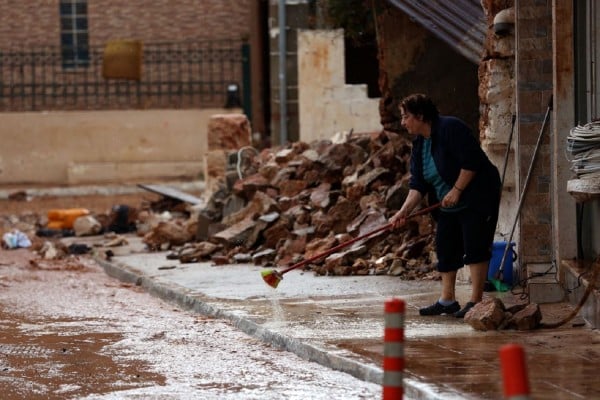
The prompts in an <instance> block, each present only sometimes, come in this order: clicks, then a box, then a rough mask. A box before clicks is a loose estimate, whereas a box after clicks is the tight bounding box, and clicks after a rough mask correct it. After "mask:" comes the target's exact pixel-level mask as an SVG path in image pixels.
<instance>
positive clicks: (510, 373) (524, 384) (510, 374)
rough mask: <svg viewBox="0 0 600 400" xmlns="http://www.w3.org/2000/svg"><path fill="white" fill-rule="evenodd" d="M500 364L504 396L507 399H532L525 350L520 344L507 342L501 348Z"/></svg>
mask: <svg viewBox="0 0 600 400" xmlns="http://www.w3.org/2000/svg"><path fill="white" fill-rule="evenodd" d="M500 366H501V369H502V381H503V387H504V398H505V399H507V400H530V399H531V397H529V379H528V378H527V367H526V365H525V351H524V350H523V347H522V346H520V345H518V344H506V345H504V346H502V347H501V348H500Z"/></svg>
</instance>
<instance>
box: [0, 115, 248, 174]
mask: <svg viewBox="0 0 600 400" xmlns="http://www.w3.org/2000/svg"><path fill="white" fill-rule="evenodd" d="M227 112H239V110H223V109H205V110H142V111H93V112H87V111H72V112H42V113H2V114H0V138H1V140H2V146H0V184H29V183H35V184H75V183H97V182H107V181H108V182H113V183H114V182H119V181H127V180H148V179H153V178H175V177H178V178H179V177H181V178H185V177H198V176H199V175H200V174H202V172H203V171H202V161H203V158H204V155H205V153H206V150H207V139H206V138H207V127H208V121H209V118H210V117H211V116H212V115H214V114H222V113H227Z"/></svg>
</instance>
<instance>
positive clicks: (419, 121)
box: [400, 107, 425, 135]
mask: <svg viewBox="0 0 600 400" xmlns="http://www.w3.org/2000/svg"><path fill="white" fill-rule="evenodd" d="M400 117H401V123H402V126H403V127H404V129H406V130H407V131H408V133H409V134H411V135H418V134H423V133H424V129H423V128H424V127H425V123H424V122H423V116H422V115H415V114H412V113H411V112H409V111H407V110H405V109H404V108H403V107H400Z"/></svg>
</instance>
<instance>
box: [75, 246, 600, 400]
mask: <svg viewBox="0 0 600 400" xmlns="http://www.w3.org/2000/svg"><path fill="white" fill-rule="evenodd" d="M72 240H73V241H78V242H81V241H82V239H81V238H72ZM86 240H88V239H86ZM89 240H93V239H89ZM128 240H130V244H129V245H127V246H124V247H119V248H111V250H112V251H113V252H114V253H115V256H114V257H113V258H112V260H111V261H110V262H107V261H102V260H101V259H100V258H98V261H99V262H100V263H101V264H102V265H103V267H104V268H105V270H106V272H107V273H108V274H109V275H111V276H114V277H116V278H118V279H120V280H122V281H125V282H130V283H135V284H136V285H139V286H141V287H143V288H144V289H145V290H147V291H148V292H149V293H151V294H152V295H155V296H158V297H160V298H162V299H164V300H166V301H169V302H173V303H175V304H177V305H178V306H179V307H181V308H184V309H187V310H193V311H195V312H199V313H202V314H205V315H208V316H212V317H215V318H222V319H226V320H229V321H231V323H232V324H233V325H235V326H236V327H237V328H239V329H241V330H242V331H244V332H246V333H247V334H249V335H252V336H254V337H257V338H260V339H262V340H264V341H265V342H267V343H269V344H271V345H274V346H277V347H280V348H282V349H285V350H288V351H291V352H294V353H296V354H298V355H299V356H300V357H302V358H305V359H308V360H312V361H314V362H317V363H319V364H322V365H325V366H328V367H330V368H334V369H337V370H341V371H345V372H347V373H349V374H351V375H353V376H355V377H357V378H359V379H363V380H366V381H370V382H375V383H381V382H382V377H383V371H382V369H381V365H382V357H383V340H382V338H383V328H384V326H383V324H384V322H383V321H384V315H383V310H384V303H385V300H387V299H389V298H392V297H399V298H402V299H404V300H405V301H406V303H407V313H406V322H405V335H406V348H405V359H406V373H405V381H404V383H405V394H406V398H410V399H500V398H502V397H503V392H502V377H501V374H500V366H499V360H498V350H499V348H500V346H502V345H503V344H506V343H519V344H521V345H523V346H524V348H525V351H526V354H527V365H528V371H529V381H530V386H531V393H532V397H531V398H533V399H546V398H553V399H583V398H586V399H587V398H600V385H597V384H596V383H595V380H596V379H597V378H596V376H597V372H598V361H597V360H598V355H599V354H600V334H598V332H597V331H595V330H592V329H590V328H589V327H588V326H586V325H584V324H581V323H578V324H573V323H569V324H567V325H564V326H563V327H561V328H558V329H553V330H537V331H528V332H518V331H513V330H509V331H493V332H479V331H475V330H473V329H472V328H471V327H470V326H469V325H468V324H465V323H464V322H463V321H462V320H460V319H456V318H454V317H450V316H441V317H421V316H419V315H418V311H417V310H418V308H419V307H422V306H424V305H429V304H431V303H432V302H433V301H435V300H436V299H437V297H438V294H439V284H440V283H439V282H415V281H401V280H400V279H398V278H395V277H390V276H351V277H317V276H314V275H313V273H312V272H303V271H299V270H295V271H291V272H290V273H288V274H286V275H285V277H284V279H283V281H282V282H281V283H280V285H279V287H278V288H277V289H273V288H271V287H270V286H268V285H267V284H265V282H264V281H263V280H262V278H261V275H260V271H261V270H262V267H260V266H254V265H240V264H238V265H226V266H213V265H211V264H210V263H195V264H180V263H179V261H178V260H168V259H167V257H166V253H148V252H146V250H145V249H144V246H143V244H142V243H141V241H140V240H139V238H137V237H128ZM99 251H102V249H101V248H99ZM457 289H458V292H457V293H458V299H459V301H460V302H461V303H462V304H464V303H465V302H466V301H467V300H468V297H469V287H468V285H466V284H461V285H459V286H458V288H457ZM491 295H495V296H501V297H502V299H503V301H504V302H505V303H506V304H512V303H514V302H516V301H517V300H518V299H517V298H516V297H515V296H513V295H512V294H510V293H493V294H491ZM570 310H571V307H570V306H569V305H567V304H562V303H561V304H553V305H547V306H546V305H544V306H542V312H543V315H544V321H545V322H552V321H554V320H559V319H560V318H561V317H562V316H564V315H566V314H568V312H569V311H570ZM579 321H581V320H579Z"/></svg>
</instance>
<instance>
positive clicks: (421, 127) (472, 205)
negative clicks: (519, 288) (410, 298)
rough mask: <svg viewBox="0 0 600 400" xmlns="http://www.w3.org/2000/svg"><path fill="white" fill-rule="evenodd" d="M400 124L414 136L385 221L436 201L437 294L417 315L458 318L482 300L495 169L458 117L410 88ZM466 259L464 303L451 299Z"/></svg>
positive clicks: (400, 220)
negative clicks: (406, 173) (401, 188)
mask: <svg viewBox="0 0 600 400" xmlns="http://www.w3.org/2000/svg"><path fill="white" fill-rule="evenodd" d="M400 113H401V117H402V126H404V128H405V129H406V130H407V131H408V133H409V134H410V135H411V136H414V141H413V148H412V153H411V162H410V172H411V177H410V182H409V188H410V190H409V193H408V196H407V197H406V200H405V201H404V204H403V205H402V207H401V208H400V210H399V211H398V212H397V213H396V214H394V216H392V218H391V219H390V222H391V223H392V224H393V226H394V228H398V227H401V226H402V225H404V224H405V223H406V217H407V216H409V215H410V214H411V212H412V211H413V209H414V208H415V207H417V206H418V205H419V204H420V203H421V201H422V200H423V198H424V197H425V196H427V197H428V200H429V202H430V204H433V203H437V202H438V201H439V202H441V204H442V208H441V209H440V210H439V212H438V213H436V214H437V215H436V219H437V229H436V237H435V244H436V253H437V257H438V264H437V270H438V271H439V272H440V275H441V277H442V291H441V295H440V297H439V299H438V300H437V301H436V302H435V303H434V304H432V305H430V306H428V307H424V308H421V309H420V310H419V313H420V314H421V315H441V314H451V315H454V316H455V317H457V318H463V317H464V316H465V314H466V313H467V312H468V311H469V310H470V309H471V308H473V306H474V305H475V304H477V303H478V302H480V301H481V299H482V296H483V289H484V285H485V281H486V278H487V271H488V264H489V261H490V259H491V255H492V253H491V250H492V243H493V241H494V233H495V230H496V222H497V221H498V209H499V206H500V189H501V183H500V174H499V173H498V169H497V168H496V167H495V166H494V165H493V164H492V163H491V162H490V160H489V159H488V157H487V155H486V154H485V153H484V152H483V150H482V149H481V147H480V146H479V143H478V141H477V140H476V138H475V137H474V136H473V134H472V133H471V130H470V129H469V128H468V127H467V126H466V124H465V123H464V122H462V121H461V120H460V119H458V118H455V117H451V116H442V115H439V112H438V109H437V107H436V106H435V104H434V103H433V101H432V100H431V99H430V98H429V97H427V96H426V95H423V94H413V95H410V96H408V97H406V98H404V99H403V100H402V101H401V103H400ZM464 265H468V266H469V268H470V274H471V298H470V300H469V301H468V302H467V303H466V304H465V306H464V307H463V308H461V307H460V304H459V303H458V301H457V300H456V296H455V286H456V273H457V271H458V270H459V269H460V268H462V267H463V266H464Z"/></svg>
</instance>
